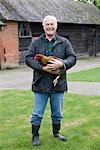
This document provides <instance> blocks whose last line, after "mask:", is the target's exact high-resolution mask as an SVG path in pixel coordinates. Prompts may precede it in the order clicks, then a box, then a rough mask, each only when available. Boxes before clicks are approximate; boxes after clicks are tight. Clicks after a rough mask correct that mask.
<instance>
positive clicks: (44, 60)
mask: <svg viewBox="0 0 100 150" xmlns="http://www.w3.org/2000/svg"><path fill="white" fill-rule="evenodd" d="M34 59H36V60H38V61H39V62H40V63H41V64H42V65H47V63H49V61H50V60H52V59H59V58H57V57H55V56H45V55H43V54H36V55H35V57H34ZM63 73H64V70H63V69H57V70H54V71H52V74H56V75H57V77H56V79H55V80H53V84H54V87H55V86H56V84H57V83H58V79H59V78H60V76H61V75H62V74H63Z"/></svg>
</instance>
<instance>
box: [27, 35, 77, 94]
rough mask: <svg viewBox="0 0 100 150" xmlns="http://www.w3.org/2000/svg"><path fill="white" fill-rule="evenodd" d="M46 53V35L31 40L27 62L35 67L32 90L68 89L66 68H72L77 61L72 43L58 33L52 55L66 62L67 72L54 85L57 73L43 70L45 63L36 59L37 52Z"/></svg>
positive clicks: (57, 90)
mask: <svg viewBox="0 0 100 150" xmlns="http://www.w3.org/2000/svg"><path fill="white" fill-rule="evenodd" d="M40 53H41V54H44V55H46V44H45V35H44V34H43V35H41V36H40V37H39V38H38V39H36V40H34V41H32V42H31V44H30V46H29V50H28V53H27V55H26V64H27V65H28V66H29V67H31V68H32V69H33V82H32V91H34V92H50V93H51V92H64V91H67V79H66V78H67V76H66V70H68V69H70V68H71V67H72V66H73V65H75V63H76V54H75V52H74V50H73V48H72V45H71V43H70V42H69V41H68V40H67V39H65V38H63V37H61V36H59V35H58V34H56V41H55V43H54V45H53V49H52V55H54V56H56V57H58V58H60V59H61V60H62V61H63V62H64V69H65V73H64V74H63V75H61V77H60V78H59V79H58V83H57V85H56V86H55V87H54V85H53V80H54V79H55V78H56V76H57V75H53V74H50V73H47V72H44V71H42V67H43V65H42V64H40V63H39V61H37V60H35V59H34V56H35V55H36V54H40Z"/></svg>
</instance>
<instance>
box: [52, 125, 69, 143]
mask: <svg viewBox="0 0 100 150" xmlns="http://www.w3.org/2000/svg"><path fill="white" fill-rule="evenodd" d="M52 126H53V135H54V137H55V138H57V139H58V140H60V141H63V142H66V141H67V139H66V138H65V137H64V136H63V135H61V134H60V133H59V130H60V126H61V124H60V123H53V124H52Z"/></svg>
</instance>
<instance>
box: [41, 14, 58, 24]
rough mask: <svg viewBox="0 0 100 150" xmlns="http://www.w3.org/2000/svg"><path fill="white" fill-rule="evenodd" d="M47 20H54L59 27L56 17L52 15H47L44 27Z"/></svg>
mask: <svg viewBox="0 0 100 150" xmlns="http://www.w3.org/2000/svg"><path fill="white" fill-rule="evenodd" d="M47 20H54V21H55V24H56V25H57V18H56V17H55V16H52V15H47V16H46V17H45V18H44V19H43V22H42V25H43V26H44V25H45V22H46V21H47Z"/></svg>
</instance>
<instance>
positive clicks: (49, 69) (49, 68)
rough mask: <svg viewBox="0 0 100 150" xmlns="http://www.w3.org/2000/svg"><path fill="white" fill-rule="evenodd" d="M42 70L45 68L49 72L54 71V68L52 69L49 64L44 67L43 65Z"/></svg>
mask: <svg viewBox="0 0 100 150" xmlns="http://www.w3.org/2000/svg"><path fill="white" fill-rule="evenodd" d="M42 70H43V71H46V72H48V73H52V69H51V67H49V66H48V65H46V66H43V67H42Z"/></svg>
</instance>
